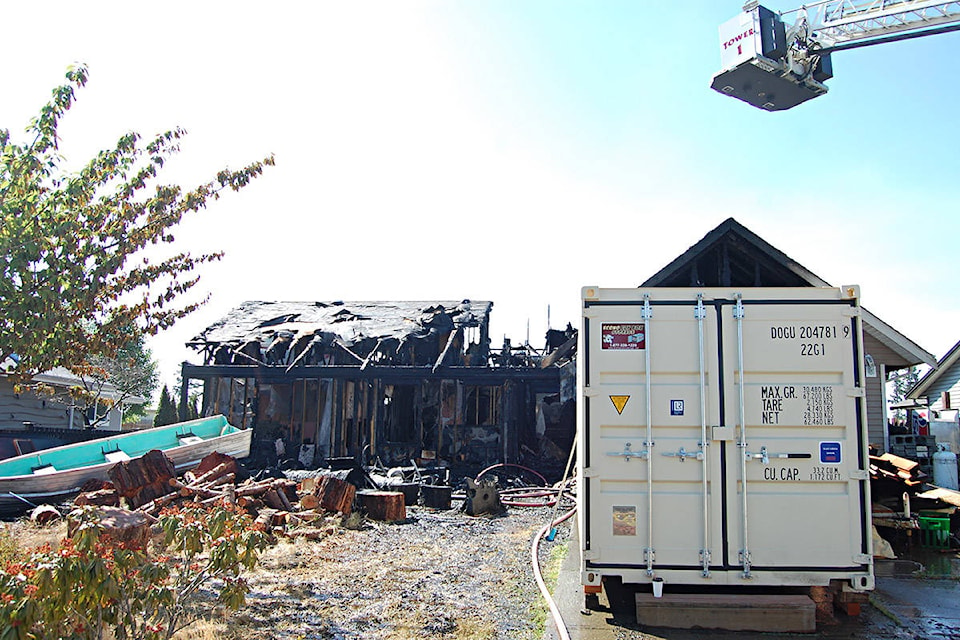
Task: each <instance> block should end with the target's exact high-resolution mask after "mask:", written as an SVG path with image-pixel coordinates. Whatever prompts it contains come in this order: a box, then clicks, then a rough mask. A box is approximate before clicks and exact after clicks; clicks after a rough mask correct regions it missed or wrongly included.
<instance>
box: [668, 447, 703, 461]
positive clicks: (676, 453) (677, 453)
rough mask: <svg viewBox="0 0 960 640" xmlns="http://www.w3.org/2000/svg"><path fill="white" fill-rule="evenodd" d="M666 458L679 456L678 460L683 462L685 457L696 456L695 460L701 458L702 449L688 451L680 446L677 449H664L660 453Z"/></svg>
mask: <svg viewBox="0 0 960 640" xmlns="http://www.w3.org/2000/svg"><path fill="white" fill-rule="evenodd" d="M660 455H664V456H667V457H668V458H680V462H684V461H685V460H686V459H687V458H696V459H697V460H701V461H702V460H703V459H704V456H703V451H695V452H689V451H687V450H686V449H684V448H683V447H680V449H679V450H677V451H664V452H663V453H662V454H660Z"/></svg>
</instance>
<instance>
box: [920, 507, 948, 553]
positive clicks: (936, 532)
mask: <svg viewBox="0 0 960 640" xmlns="http://www.w3.org/2000/svg"><path fill="white" fill-rule="evenodd" d="M917 520H918V521H919V524H920V546H921V547H927V548H930V549H949V548H950V516H933V515H921V516H920V517H919V518H917Z"/></svg>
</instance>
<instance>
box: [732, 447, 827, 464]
mask: <svg viewBox="0 0 960 640" xmlns="http://www.w3.org/2000/svg"><path fill="white" fill-rule="evenodd" d="M744 456H745V457H746V459H747V462H749V461H750V460H760V461H761V462H763V464H770V458H778V459H781V460H809V459H810V458H812V457H813V455H812V454H809V453H770V452H768V451H767V448H766V447H760V453H750V452H749V451H746V452H744Z"/></svg>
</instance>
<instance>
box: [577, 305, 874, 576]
mask: <svg viewBox="0 0 960 640" xmlns="http://www.w3.org/2000/svg"><path fill="white" fill-rule="evenodd" d="M582 302H583V324H582V330H581V332H580V340H581V344H580V356H579V365H578V366H579V367H580V370H579V387H580V394H581V395H580V405H579V406H580V415H579V425H578V428H579V430H580V432H579V438H580V442H581V443H583V446H582V448H581V451H580V455H579V465H580V468H579V472H580V478H581V484H582V486H581V487H580V491H579V505H578V506H579V514H580V517H579V527H580V529H579V534H580V543H581V549H580V551H581V563H582V565H581V566H582V582H583V584H584V589H585V591H586V592H588V593H590V592H596V590H597V589H598V587H599V586H600V585H601V580H602V579H603V578H604V577H605V576H606V577H608V578H609V577H617V578H619V579H622V581H623V582H624V583H639V584H644V583H650V582H651V581H652V580H653V579H654V578H659V579H662V580H663V582H664V593H665V594H666V593H669V591H670V586H671V584H673V585H698V586H703V587H705V588H707V589H708V588H710V587H713V586H717V587H727V588H729V587H730V586H738V585H739V586H744V587H747V586H778V587H780V586H782V587H788V586H817V585H822V586H826V585H828V584H830V583H831V581H842V582H843V583H845V588H847V589H853V590H856V591H865V590H870V589H872V588H873V585H874V578H873V562H872V538H871V520H870V515H871V514H870V482H869V472H868V470H869V467H868V460H869V458H868V450H867V425H866V407H865V404H864V403H865V398H864V373H863V362H862V360H863V349H862V340H863V339H862V333H861V324H860V307H859V288H858V287H854V286H851V287H842V288H816V287H804V288H776V289H774V288H750V289H719V288H704V289H696V288H691V289H658V288H651V289H603V288H599V287H584V288H583V290H582Z"/></svg>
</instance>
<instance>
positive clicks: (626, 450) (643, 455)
mask: <svg viewBox="0 0 960 640" xmlns="http://www.w3.org/2000/svg"><path fill="white" fill-rule="evenodd" d="M643 444H644V445H645V446H646V445H647V443H646V442H644V443H643ZM632 446H633V444H632V443H630V442H627V443H626V444H624V445H623V451H608V452H607V455H608V456H619V457H623V458H624V459H626V461H627V462H630V459H631V458H640V459H641V460H648V459H649V458H650V450H649V449H644V450H643V451H632V450H631V449H630V447H632Z"/></svg>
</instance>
